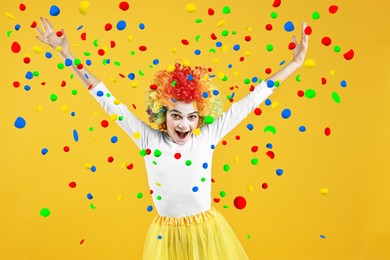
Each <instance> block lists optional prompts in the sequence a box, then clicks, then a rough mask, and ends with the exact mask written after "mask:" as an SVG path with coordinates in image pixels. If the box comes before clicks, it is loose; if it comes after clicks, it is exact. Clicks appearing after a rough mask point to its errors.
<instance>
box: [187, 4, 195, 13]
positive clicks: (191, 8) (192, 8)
mask: <svg viewBox="0 0 390 260" xmlns="http://www.w3.org/2000/svg"><path fill="white" fill-rule="evenodd" d="M186 11H187V12H188V13H193V12H195V11H196V5H195V4H192V3H191V4H187V5H186Z"/></svg>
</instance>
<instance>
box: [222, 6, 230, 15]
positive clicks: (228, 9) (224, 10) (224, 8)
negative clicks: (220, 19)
mask: <svg viewBox="0 0 390 260" xmlns="http://www.w3.org/2000/svg"><path fill="white" fill-rule="evenodd" d="M222 13H224V14H230V7H229V6H224V7H223V9H222Z"/></svg>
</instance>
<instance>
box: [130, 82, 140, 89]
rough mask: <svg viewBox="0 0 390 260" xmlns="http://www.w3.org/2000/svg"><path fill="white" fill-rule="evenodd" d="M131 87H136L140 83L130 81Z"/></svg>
mask: <svg viewBox="0 0 390 260" xmlns="http://www.w3.org/2000/svg"><path fill="white" fill-rule="evenodd" d="M130 87H132V88H136V87H138V83H137V82H131V83H130Z"/></svg>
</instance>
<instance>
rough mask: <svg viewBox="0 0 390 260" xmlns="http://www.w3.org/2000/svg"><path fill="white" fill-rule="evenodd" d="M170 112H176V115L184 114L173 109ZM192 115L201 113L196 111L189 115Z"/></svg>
mask: <svg viewBox="0 0 390 260" xmlns="http://www.w3.org/2000/svg"><path fill="white" fill-rule="evenodd" d="M170 112H175V113H178V114H183V113H182V112H180V111H179V110H176V109H172V110H171V111H170ZM192 114H199V113H198V111H194V112H191V113H189V114H188V115H192Z"/></svg>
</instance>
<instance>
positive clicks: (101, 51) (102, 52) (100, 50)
mask: <svg viewBox="0 0 390 260" xmlns="http://www.w3.org/2000/svg"><path fill="white" fill-rule="evenodd" d="M105 53H106V52H105V51H104V50H103V49H99V50H98V54H99V55H100V56H103V55H104V54H105Z"/></svg>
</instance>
